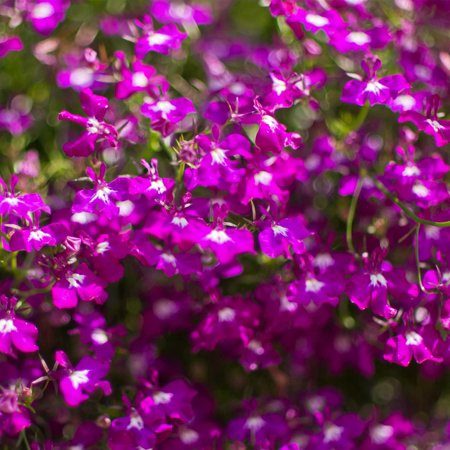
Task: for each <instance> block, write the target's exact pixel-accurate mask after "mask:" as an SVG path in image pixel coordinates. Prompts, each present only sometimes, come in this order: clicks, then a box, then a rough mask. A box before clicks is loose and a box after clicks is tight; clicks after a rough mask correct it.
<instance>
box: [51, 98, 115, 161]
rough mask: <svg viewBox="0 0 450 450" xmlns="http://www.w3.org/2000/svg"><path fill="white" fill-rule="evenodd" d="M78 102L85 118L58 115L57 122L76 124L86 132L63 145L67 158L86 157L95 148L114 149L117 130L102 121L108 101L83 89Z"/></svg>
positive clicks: (62, 112)
mask: <svg viewBox="0 0 450 450" xmlns="http://www.w3.org/2000/svg"><path fill="white" fill-rule="evenodd" d="M80 102H81V107H82V108H83V111H84V112H85V113H86V115H87V116H88V117H87V118H86V117H83V116H79V115H76V114H72V113H70V112H68V111H61V112H60V113H59V114H58V120H66V121H69V122H73V123H76V124H78V125H81V126H82V127H83V128H85V130H86V131H84V132H83V134H82V135H81V136H80V137H79V138H77V139H76V140H73V141H69V142H66V143H65V144H64V145H63V150H64V152H65V153H66V154H67V155H68V156H88V155H90V154H91V153H93V152H94V151H95V150H96V149H97V148H105V147H108V146H109V147H116V146H117V144H118V141H117V130H116V129H115V128H114V126H112V125H110V124H108V123H107V122H105V121H104V120H103V119H104V117H105V114H106V111H107V110H108V108H109V105H108V100H107V99H106V98H105V97H101V96H99V95H95V94H93V93H92V91H91V90H90V89H83V90H82V91H81V93H80Z"/></svg>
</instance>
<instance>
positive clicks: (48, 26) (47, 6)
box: [27, 0, 69, 34]
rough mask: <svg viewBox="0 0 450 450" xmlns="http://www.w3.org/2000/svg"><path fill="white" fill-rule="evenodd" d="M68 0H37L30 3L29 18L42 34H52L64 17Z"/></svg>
mask: <svg viewBox="0 0 450 450" xmlns="http://www.w3.org/2000/svg"><path fill="white" fill-rule="evenodd" d="M68 6H69V5H68V2H67V0H35V1H33V2H32V3H31V5H30V10H29V13H28V17H27V19H28V20H29V21H30V22H31V24H32V25H33V27H34V29H35V30H36V31H38V32H39V33H41V34H50V33H51V32H52V31H53V30H54V29H55V28H56V27H57V26H58V25H59V23H60V22H61V21H62V20H63V19H64V16H65V14H66V9H67V7H68Z"/></svg>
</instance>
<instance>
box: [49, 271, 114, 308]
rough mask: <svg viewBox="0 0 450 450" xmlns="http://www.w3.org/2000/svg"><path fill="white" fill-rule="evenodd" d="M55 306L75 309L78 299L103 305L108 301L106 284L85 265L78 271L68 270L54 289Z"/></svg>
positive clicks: (63, 273) (62, 274)
mask: <svg viewBox="0 0 450 450" xmlns="http://www.w3.org/2000/svg"><path fill="white" fill-rule="evenodd" d="M52 298H53V304H54V305H55V306H56V307H57V308H65V309H67V308H75V306H77V304H78V299H80V300H82V301H84V302H92V301H95V302H97V303H103V302H104V301H105V300H106V292H105V291H104V283H103V282H102V280H100V279H99V278H98V277H97V276H96V275H94V273H92V272H91V271H90V270H89V268H88V267H87V265H86V264H85V263H81V264H80V265H79V266H78V267H77V268H76V269H72V268H67V269H66V270H65V271H64V272H62V273H61V275H60V277H59V279H58V280H57V281H56V283H55V285H54V286H53V287H52Z"/></svg>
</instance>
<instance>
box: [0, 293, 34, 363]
mask: <svg viewBox="0 0 450 450" xmlns="http://www.w3.org/2000/svg"><path fill="white" fill-rule="evenodd" d="M16 303H17V299H16V298H15V297H10V298H9V297H6V296H5V295H1V296H0V308H1V310H0V352H1V353H5V354H7V355H11V356H13V355H15V351H14V350H19V351H20V352H24V353H30V352H35V351H37V350H38V349H39V348H38V346H37V345H36V339H37V334H38V329H37V328H36V326H35V325H33V324H31V323H29V322H26V321H25V320H22V319H18V318H17V316H16V314H15V312H14V308H15V306H16Z"/></svg>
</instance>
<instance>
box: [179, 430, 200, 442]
mask: <svg viewBox="0 0 450 450" xmlns="http://www.w3.org/2000/svg"><path fill="white" fill-rule="evenodd" d="M179 436H180V441H181V442H182V443H183V444H193V443H194V442H197V441H198V438H199V434H198V433H197V432H196V431H195V430H191V429H188V428H184V429H182V430H181V431H180V435H179Z"/></svg>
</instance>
